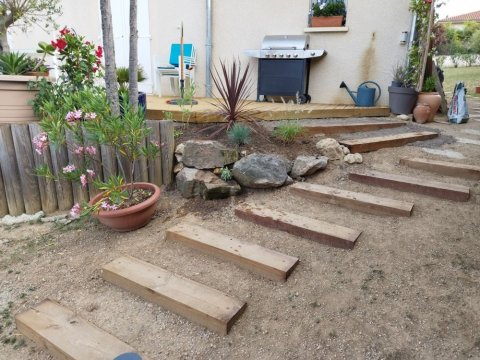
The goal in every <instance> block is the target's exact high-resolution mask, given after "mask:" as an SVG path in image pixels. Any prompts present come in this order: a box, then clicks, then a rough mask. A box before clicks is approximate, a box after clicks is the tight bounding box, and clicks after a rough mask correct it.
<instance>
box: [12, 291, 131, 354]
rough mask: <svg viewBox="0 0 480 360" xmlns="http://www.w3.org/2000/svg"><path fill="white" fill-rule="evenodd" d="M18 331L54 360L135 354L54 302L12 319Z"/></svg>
mask: <svg viewBox="0 0 480 360" xmlns="http://www.w3.org/2000/svg"><path fill="white" fill-rule="evenodd" d="M15 322H16V325H17V330H18V331H20V332H21V333H22V334H23V335H25V336H26V337H28V338H29V339H31V340H33V341H34V342H35V343H36V344H37V345H38V346H40V347H42V348H43V349H45V350H47V351H48V352H49V353H50V354H52V355H53V356H54V357H55V358H56V359H65V360H85V359H88V360H105V359H114V358H115V357H117V356H118V355H121V354H124V353H128V352H135V350H134V349H133V348H132V347H130V346H129V345H127V344H125V343H124V342H122V341H120V340H119V339H117V338H116V337H114V336H113V335H110V334H109V333H107V332H105V331H104V330H102V329H100V328H99V327H97V326H95V325H93V324H91V323H90V322H88V321H86V320H84V319H83V318H81V317H80V316H78V315H77V314H75V313H74V312H73V311H71V310H69V309H67V308H66V307H64V306H62V305H60V304H59V303H57V302H55V301H53V300H49V299H47V300H44V301H43V302H41V303H40V304H39V305H37V306H35V307H34V308H33V309H30V310H27V311H26V312H24V313H22V314H19V315H17V316H16V317H15Z"/></svg>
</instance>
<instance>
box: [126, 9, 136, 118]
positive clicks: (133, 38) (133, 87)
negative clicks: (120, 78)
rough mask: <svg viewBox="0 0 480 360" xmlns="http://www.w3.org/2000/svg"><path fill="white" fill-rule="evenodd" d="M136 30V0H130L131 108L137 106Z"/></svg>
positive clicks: (129, 87)
mask: <svg viewBox="0 0 480 360" xmlns="http://www.w3.org/2000/svg"><path fill="white" fill-rule="evenodd" d="M137 71H138V31H137V0H130V56H129V82H128V98H129V103H130V105H131V106H132V107H133V108H135V109H136V108H137V107H138V81H137Z"/></svg>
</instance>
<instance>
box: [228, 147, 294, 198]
mask: <svg viewBox="0 0 480 360" xmlns="http://www.w3.org/2000/svg"><path fill="white" fill-rule="evenodd" d="M291 169H292V164H291V162H290V161H288V160H287V159H285V158H284V157H283V156H280V155H275V154H251V155H248V156H245V157H244V158H242V159H240V160H239V161H237V162H236V163H235V165H233V171H232V172H233V177H234V178H235V180H237V181H238V183H239V184H240V185H241V186H245V187H249V188H258V189H265V188H272V187H279V186H282V185H284V184H285V181H286V180H287V178H288V173H289V172H290V170H291Z"/></svg>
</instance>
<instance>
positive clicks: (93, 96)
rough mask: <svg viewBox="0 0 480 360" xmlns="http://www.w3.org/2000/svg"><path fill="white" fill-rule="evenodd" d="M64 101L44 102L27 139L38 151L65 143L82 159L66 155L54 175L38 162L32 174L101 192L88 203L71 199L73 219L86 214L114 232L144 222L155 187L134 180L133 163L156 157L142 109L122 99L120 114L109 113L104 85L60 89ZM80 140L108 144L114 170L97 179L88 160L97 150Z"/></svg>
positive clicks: (157, 191)
mask: <svg viewBox="0 0 480 360" xmlns="http://www.w3.org/2000/svg"><path fill="white" fill-rule="evenodd" d="M64 100H65V101H64V103H63V104H58V105H53V104H52V103H50V102H48V101H47V102H46V103H45V104H44V108H43V112H42V114H43V119H42V121H41V123H40V126H41V128H42V131H43V132H41V133H40V134H38V135H37V136H36V137H35V138H34V139H33V145H34V147H35V151H37V153H40V154H41V153H42V151H43V149H45V148H46V147H48V146H50V145H51V147H50V149H59V148H60V146H62V145H66V146H67V147H68V148H69V149H70V152H71V153H73V154H74V156H75V157H76V156H78V157H79V158H80V159H81V160H82V161H80V162H76V161H75V160H76V159H70V162H69V163H65V164H61V165H59V167H60V168H61V169H62V171H61V173H60V174H57V175H54V173H53V171H52V169H50V168H48V167H47V166H42V167H39V168H38V169H37V173H38V175H40V176H44V177H47V178H51V179H55V180H68V181H77V182H80V183H81V186H83V187H84V188H87V186H88V185H89V184H90V185H91V186H93V187H95V188H96V189H98V190H100V191H102V192H101V193H99V194H97V195H96V196H95V197H93V198H92V199H91V200H90V201H89V203H84V204H78V203H77V204H75V205H74V206H73V208H72V209H71V211H70V215H71V216H72V217H74V218H76V217H79V216H87V215H92V216H94V217H96V218H98V219H99V221H100V222H101V223H103V224H105V225H107V226H109V227H110V228H112V229H113V230H116V231H131V230H135V229H138V228H140V227H142V226H144V225H146V224H147V223H148V222H149V221H150V219H151V217H152V215H153V214H154V212H155V209H156V205H157V202H158V200H159V198H160V188H159V187H158V186H156V185H154V184H151V183H135V182H134V172H135V166H136V164H137V163H138V160H139V159H140V157H142V156H143V157H145V158H147V159H152V158H154V157H156V156H158V155H159V153H160V144H158V143H148V144H146V145H144V140H145V138H146V137H147V136H148V135H149V133H150V131H151V129H150V128H148V127H147V125H146V121H145V117H144V111H143V109H142V108H141V107H139V108H138V109H134V108H132V107H131V106H129V105H128V104H126V103H124V104H123V109H124V111H123V114H122V116H114V115H112V114H111V111H110V107H109V105H108V101H107V98H106V94H105V90H104V89H102V88H97V87H92V88H85V89H82V90H79V91H77V92H75V93H70V94H66V95H65V97H64ZM67 134H70V136H68V137H67ZM67 138H68V139H69V140H68V141H67ZM85 140H88V142H87V143H89V144H91V143H96V144H99V145H104V146H107V147H109V148H114V149H115V150H116V152H117V157H118V160H119V161H118V163H119V165H120V169H119V173H118V174H116V175H113V176H110V177H109V178H108V179H106V181H102V180H101V179H99V178H97V174H96V173H95V171H94V170H93V168H94V167H93V164H94V162H95V161H98V157H96V156H95V155H96V154H97V151H98V150H97V147H96V146H91V145H89V146H87V145H85V143H86V142H85ZM79 163H80V164H81V166H80V165H78V164H79Z"/></svg>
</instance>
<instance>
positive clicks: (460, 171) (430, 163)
mask: <svg viewBox="0 0 480 360" xmlns="http://www.w3.org/2000/svg"><path fill="white" fill-rule="evenodd" d="M400 164H402V165H406V166H408V167H411V168H414V169H419V170H425V171H431V172H435V173H438V174H442V175H447V176H455V177H460V178H464V179H469V180H480V166H474V165H466V164H458V163H454V162H449V161H438V160H430V159H421V158H413V159H409V158H402V159H400Z"/></svg>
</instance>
